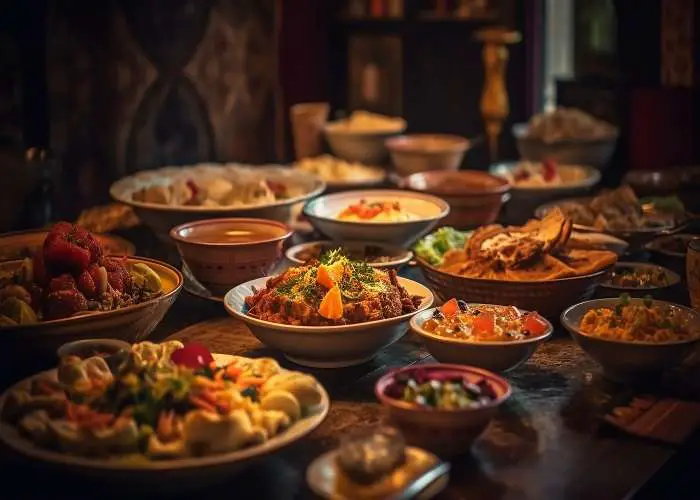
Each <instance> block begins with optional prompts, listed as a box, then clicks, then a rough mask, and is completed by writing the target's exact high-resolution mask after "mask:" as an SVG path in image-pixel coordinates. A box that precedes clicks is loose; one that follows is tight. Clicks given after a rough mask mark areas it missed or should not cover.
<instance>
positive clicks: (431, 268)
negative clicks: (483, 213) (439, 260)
mask: <svg viewBox="0 0 700 500" xmlns="http://www.w3.org/2000/svg"><path fill="white" fill-rule="evenodd" d="M612 253H614V252H612ZM416 262H418V265H419V266H421V267H423V268H426V269H427V270H428V271H429V272H432V273H436V274H440V275H442V276H447V277H448V278H453V279H457V280H462V281H475V282H478V283H493V284H498V285H518V286H541V285H546V284H556V283H567V282H569V281H576V280H584V279H591V278H597V277H598V276H601V275H603V274H605V273H607V272H609V271H610V269H612V267H613V266H614V265H615V264H610V265H609V266H606V267H605V268H603V269H601V270H599V271H595V272H593V273H588V274H583V275H581V276H568V277H566V278H557V279H553V280H532V281H508V280H491V279H486V278H468V277H466V276H459V275H457V274H450V273H446V272H445V271H442V270H441V269H438V268H437V267H435V266H433V265H431V264H428V263H427V262H426V261H424V260H423V259H421V258H420V257H418V256H416Z"/></svg>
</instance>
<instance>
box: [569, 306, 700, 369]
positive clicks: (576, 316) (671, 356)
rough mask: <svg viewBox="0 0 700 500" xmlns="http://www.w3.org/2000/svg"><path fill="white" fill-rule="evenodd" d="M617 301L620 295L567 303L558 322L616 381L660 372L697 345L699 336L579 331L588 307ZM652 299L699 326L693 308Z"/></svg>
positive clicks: (699, 321) (679, 361) (592, 307)
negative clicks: (657, 337) (632, 336)
mask: <svg viewBox="0 0 700 500" xmlns="http://www.w3.org/2000/svg"><path fill="white" fill-rule="evenodd" d="M643 300H644V299H631V301H632V303H641V302H643ZM618 302H619V299H595V300H589V301H586V302H581V303H580V304H576V305H574V306H571V307H569V308H568V309H567V310H566V311H564V312H563V313H562V315H561V324H562V325H563V326H564V328H566V329H567V330H568V331H569V333H571V336H572V337H573V338H574V340H576V342H577V343H578V345H579V346H580V347H581V349H583V350H584V351H586V354H588V355H589V356H590V357H591V358H593V360H594V361H596V362H597V363H598V364H599V365H600V366H601V367H602V368H603V373H604V374H605V375H606V376H607V377H608V378H610V379H612V380H616V381H619V382H634V381H637V380H640V379H647V378H649V377H657V376H660V375H661V374H663V373H664V372H665V371H667V370H669V369H671V368H673V367H675V366H678V365H679V364H680V363H682V362H683V360H684V359H685V358H686V357H687V356H689V355H690V354H692V353H693V351H695V349H696V348H697V346H698V342H700V338H695V339H691V340H683V341H677V342H665V343H652V342H631V341H623V340H615V339H607V338H600V337H593V336H590V335H586V334H584V333H582V332H581V329H580V328H579V324H580V322H581V318H582V317H583V316H584V314H586V312H587V311H589V310H590V309H596V308H599V307H614V305H615V304H617V303H618ZM654 303H655V304H659V305H662V306H666V307H672V308H676V309H677V310H679V311H680V312H681V314H683V315H685V316H686V317H687V318H688V321H689V322H690V323H689V324H690V326H691V328H693V329H695V330H698V329H700V314H698V313H697V312H695V311H693V310H692V309H689V308H687V307H683V306H679V305H677V304H673V303H671V302H664V301H659V300H656V301H654Z"/></svg>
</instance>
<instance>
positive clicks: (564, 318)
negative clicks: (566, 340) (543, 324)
mask: <svg viewBox="0 0 700 500" xmlns="http://www.w3.org/2000/svg"><path fill="white" fill-rule="evenodd" d="M614 300H618V299H616V298H604V299H591V300H584V301H583V302H579V303H578V304H574V305H572V306H569V307H567V308H566V309H564V310H563V311H562V313H561V315H560V316H559V321H560V322H561V324H562V326H563V327H564V328H566V329H567V330H568V331H569V333H571V334H573V335H576V336H581V337H585V338H586V339H591V340H593V341H600V342H605V343H607V344H608V345H613V344H614V345H620V346H640V347H643V348H647V347H667V346H675V345H686V344H693V343H696V342H700V335H699V336H697V337H695V338H691V339H685V340H674V341H670V342H650V341H646V340H645V341H634V340H619V339H611V338H604V337H595V336H593V335H588V334H586V333H583V332H582V331H581V329H580V328H579V327H578V325H574V324H573V322H572V320H571V318H570V317H569V315H570V314H571V313H572V312H573V311H574V310H575V309H577V308H585V312H588V311H590V310H591V309H593V308H595V307H596V306H604V305H606V304H609V303H610V302H611V301H614ZM652 300H653V302H654V303H659V304H662V305H665V306H672V307H675V308H678V309H680V310H682V311H683V312H684V313H685V314H688V315H690V317H691V318H693V317H694V318H696V319H700V313H698V312H696V311H694V310H693V309H691V308H690V307H686V306H683V305H681V304H676V303H675V302H669V301H667V300H657V299H652ZM630 301H631V302H632V303H634V302H642V301H644V299H640V298H634V297H633V298H630Z"/></svg>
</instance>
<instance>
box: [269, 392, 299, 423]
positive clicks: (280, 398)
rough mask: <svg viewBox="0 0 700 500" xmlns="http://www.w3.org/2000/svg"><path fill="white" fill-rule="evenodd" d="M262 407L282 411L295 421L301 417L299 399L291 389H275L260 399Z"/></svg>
mask: <svg viewBox="0 0 700 500" xmlns="http://www.w3.org/2000/svg"><path fill="white" fill-rule="evenodd" d="M260 407H261V408H262V409H263V410H267V411H281V412H283V413H284V414H286V415H287V416H288V417H289V418H290V419H291V420H292V421H293V422H295V421H297V420H299V419H300V418H301V405H300V404H299V400H298V399H297V398H296V397H295V396H294V394H292V393H291V392H289V391H285V390H282V389H274V390H272V391H270V392H267V393H265V395H264V396H263V397H262V399H261V400H260Z"/></svg>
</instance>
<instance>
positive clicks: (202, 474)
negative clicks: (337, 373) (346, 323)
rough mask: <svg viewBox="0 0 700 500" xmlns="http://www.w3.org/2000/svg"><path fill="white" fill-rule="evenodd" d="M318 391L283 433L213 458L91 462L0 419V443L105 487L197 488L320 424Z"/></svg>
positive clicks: (324, 407) (222, 357)
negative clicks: (188, 484)
mask: <svg viewBox="0 0 700 500" xmlns="http://www.w3.org/2000/svg"><path fill="white" fill-rule="evenodd" d="M213 356H214V359H215V361H216V362H217V364H219V365H226V364H228V363H230V362H231V361H232V360H233V359H234V356H230V355H226V354H213ZM283 371H286V370H283ZM46 375H50V376H51V377H56V370H55V369H53V370H48V371H46V372H43V373H39V374H36V375H34V376H32V377H29V378H27V379H25V380H23V381H21V382H18V383H17V384H15V385H14V386H13V387H11V388H10V389H8V390H7V391H5V392H4V393H3V394H2V395H1V396H0V415H2V413H3V410H4V405H5V402H6V400H7V396H8V394H9V393H10V392H11V391H13V390H17V389H20V388H22V387H25V386H26V385H27V384H31V382H32V381H33V380H35V379H38V378H39V377H42V376H46ZM319 391H320V393H321V403H320V404H319V405H318V406H316V407H315V408H314V410H313V412H312V413H311V414H309V415H307V416H306V417H304V418H303V419H301V420H299V421H297V422H296V423H295V424H294V425H292V426H291V427H290V428H289V429H287V430H286V431H284V432H282V433H280V434H278V435H275V436H273V437H272V438H270V439H268V440H267V441H265V442H264V443H262V444H260V445H256V446H251V447H248V448H243V449H240V450H237V451H233V452H229V453H222V454H218V455H208V456H203V457H192V458H181V459H172V460H161V461H150V460H145V459H140V460H128V459H125V460H116V459H97V458H86V457H80V456H74V455H67V454H63V453H59V452H57V451H53V450H48V449H45V448H41V447H39V446H37V445H35V444H34V443H32V442H31V441H29V440H28V439H26V438H25V437H23V436H22V435H21V433H20V432H18V430H17V429H16V428H15V427H13V426H12V425H10V424H9V423H7V422H5V421H2V420H0V442H2V443H3V444H5V445H6V446H8V447H9V448H10V449H12V450H13V451H14V452H16V453H18V454H20V455H22V456H24V457H25V458H29V459H32V460H35V461H39V462H42V463H44V464H45V465H50V466H53V467H57V468H60V469H61V470H63V471H65V472H69V473H74V474H79V475H88V476H90V477H93V478H96V479H99V480H104V481H109V482H110V483H112V482H114V484H116V483H118V482H120V481H127V482H128V483H137V484H138V485H142V484H143V485H148V486H152V487H159V488H160V487H166V488H167V486H168V482H169V481H174V480H175V481H176V484H184V483H186V482H187V481H197V482H198V483H197V484H198V485H200V486H201V485H202V483H205V482H209V481H215V480H218V479H221V478H224V477H226V476H227V475H230V474H232V473H235V472H237V471H239V470H240V469H242V468H243V467H245V466H247V465H250V464H251V463H253V462H254V461H256V460H258V459H261V458H263V457H265V456H267V455H269V454H271V453H274V452H277V451H279V450H281V449H283V448H286V447H288V446H290V445H292V444H293V443H295V442H297V441H299V440H300V439H302V438H304V437H305V436H306V435H307V434H309V433H310V432H311V431H313V430H314V429H316V428H317V427H318V426H319V425H321V423H322V422H323V420H324V419H325V418H326V416H327V415H328V410H329V409H330V398H329V396H328V392H327V391H326V390H325V388H324V387H323V386H322V385H321V384H320V383H319ZM133 486H134V484H130V485H129V487H133Z"/></svg>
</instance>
